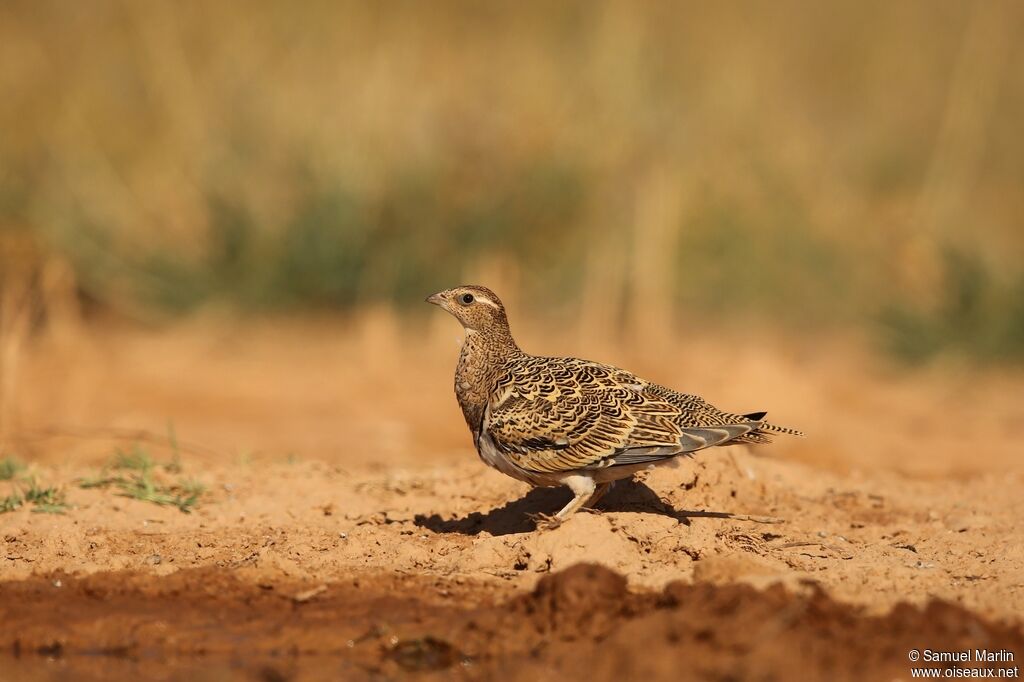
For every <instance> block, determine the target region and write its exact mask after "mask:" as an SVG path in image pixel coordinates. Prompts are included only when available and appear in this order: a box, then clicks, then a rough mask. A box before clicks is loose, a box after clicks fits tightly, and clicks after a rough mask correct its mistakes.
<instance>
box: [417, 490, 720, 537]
mask: <svg viewBox="0 0 1024 682" xmlns="http://www.w3.org/2000/svg"><path fill="white" fill-rule="evenodd" d="M570 499H572V495H571V493H570V492H569V491H568V490H566V489H565V488H534V489H532V490H531V491H530V492H528V493H526V495H524V496H523V497H521V498H519V499H518V500H513V501H511V502H508V503H506V504H504V505H502V506H501V507H495V508H494V509H492V510H490V511H489V512H473V513H471V514H467V515H466V516H462V517H458V518H451V519H444V518H441V516H440V515H439V514H431V515H429V516H427V515H425V514H417V515H416V517H415V518H414V519H413V523H415V524H416V525H417V526H419V527H420V528H426V529H428V530H431V531H433V532H435V533H458V534H460V535H478V534H480V533H484V532H486V533H490V534H491V535H495V536H497V535H512V534H515V533H529V532H531V531H534V530H536V529H537V522H536V521H535V520H534V519H532V518H530V515H532V514H538V513H543V514H553V513H555V512H556V511H558V510H559V509H561V508H562V507H563V506H564V505H565V504H567V503H568V502H569V500H570ZM597 507H598V509H597V511H628V512H639V513H646V514H657V515H660V516H669V517H671V518H674V519H675V520H676V521H678V522H680V523H682V524H685V525H690V519H694V518H714V519H729V518H733V514H731V513H729V512H714V511H691V510H684V509H676V508H674V507H672V506H671V505H669V504H667V503H666V502H665V501H664V500H662V499H661V498H660V497H658V495H657V493H655V492H654V491H653V490H651V489H650V488H649V487H648V486H647V485H645V484H644V483H642V482H640V481H634V480H623V481H619V482H618V483H616V485H615V487H614V488H612V489H611V490H610V491H609V492H608V494H607V495H605V496H604V498H603V499H602V500H601V501H600V502H598V504H597ZM581 513H585V512H581Z"/></svg>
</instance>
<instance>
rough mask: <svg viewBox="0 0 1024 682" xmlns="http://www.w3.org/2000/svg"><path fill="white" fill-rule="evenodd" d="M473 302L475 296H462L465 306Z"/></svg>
mask: <svg viewBox="0 0 1024 682" xmlns="http://www.w3.org/2000/svg"><path fill="white" fill-rule="evenodd" d="M472 302H473V294H463V295H462V303H463V305H469V304H470V303H472Z"/></svg>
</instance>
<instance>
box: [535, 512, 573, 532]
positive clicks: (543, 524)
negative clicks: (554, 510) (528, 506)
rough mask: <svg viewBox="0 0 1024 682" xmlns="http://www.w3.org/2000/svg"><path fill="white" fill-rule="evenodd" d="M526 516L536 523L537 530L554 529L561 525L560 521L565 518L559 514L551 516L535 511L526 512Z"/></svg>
mask: <svg viewBox="0 0 1024 682" xmlns="http://www.w3.org/2000/svg"><path fill="white" fill-rule="evenodd" d="M526 516H527V517H528V518H529V519H530V520H531V521H533V522H534V523H535V524H537V530H554V529H555V528H558V527H559V526H561V525H562V521H564V520H565V519H563V518H562V517H560V516H551V515H549V514H542V513H540V512H537V513H536V514H527V515H526Z"/></svg>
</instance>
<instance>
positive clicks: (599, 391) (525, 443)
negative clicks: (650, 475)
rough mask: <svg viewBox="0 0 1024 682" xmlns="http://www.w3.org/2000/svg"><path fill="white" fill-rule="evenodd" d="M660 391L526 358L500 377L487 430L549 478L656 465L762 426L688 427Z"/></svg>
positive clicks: (605, 372)
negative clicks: (607, 468) (560, 474)
mask: <svg viewBox="0 0 1024 682" xmlns="http://www.w3.org/2000/svg"><path fill="white" fill-rule="evenodd" d="M652 386H653V385H652V384H649V383H648V382H646V381H644V380H642V379H639V378H637V377H636V376H634V375H632V374H630V373H629V372H626V371H624V370H621V369H618V368H615V367H610V366H608V365H601V364H598V363H594V362H588V361H585V360H576V359H574V358H538V357H528V358H523V359H520V360H519V361H517V362H515V363H513V364H511V365H510V366H509V367H507V368H506V369H505V371H504V372H503V374H502V375H501V376H500V377H499V379H498V382H497V384H496V386H495V389H494V391H493V392H492V395H491V399H490V401H489V402H488V406H487V410H486V412H485V415H484V423H483V424H482V425H481V426H482V428H483V430H484V431H485V432H486V433H487V435H488V436H489V437H490V438H491V440H492V441H493V442H494V445H495V446H496V447H497V448H498V450H500V451H501V452H502V453H503V454H504V455H505V456H506V457H508V458H509V459H510V460H511V461H512V462H514V463H515V464H516V465H517V466H519V467H520V468H522V469H526V470H528V471H533V472H544V473H554V472H560V471H573V470H578V469H596V468H604V467H609V466H622V465H628V464H642V463H645V462H653V461H657V460H661V459H665V458H667V457H672V456H675V455H678V454H681V453H685V452H692V451H695V450H700V449H702V448H705V447H709V446H711V445H718V444H720V443H723V442H725V441H727V440H730V439H732V438H736V437H737V436H740V435H743V434H745V433H747V432H749V431H752V430H754V429H756V428H757V423H756V422H749V421H747V422H745V423H740V424H721V425H719V424H694V425H692V426H690V425H689V424H687V425H683V422H682V419H681V417H682V416H683V408H682V407H681V406H679V405H676V404H673V401H672V400H671V399H666V398H665V397H662V396H659V395H657V394H656V393H655V392H653V391H651V390H650V388H651V387H652Z"/></svg>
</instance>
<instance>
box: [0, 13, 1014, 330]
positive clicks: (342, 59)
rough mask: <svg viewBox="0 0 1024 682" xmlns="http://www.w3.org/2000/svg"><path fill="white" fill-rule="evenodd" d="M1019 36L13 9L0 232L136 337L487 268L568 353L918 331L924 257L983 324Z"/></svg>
mask: <svg viewBox="0 0 1024 682" xmlns="http://www.w3.org/2000/svg"><path fill="white" fill-rule="evenodd" d="M1022 26H1024V22H1022V9H1021V5H1020V4H1019V3H1013V2H1009V1H999V0H994V1H993V2H949V3H943V4H941V5H936V4H935V3H933V2H928V1H925V0H920V1H912V2H903V3H884V2H868V3H862V2H852V1H851V2H839V3H829V4H828V5H827V6H826V5H821V4H819V3H815V2H810V1H807V0H804V1H800V0H787V1H784V2H780V3H768V4H763V3H742V2H731V3H721V4H718V5H708V4H706V3H692V4H691V3H676V2H654V1H651V2H642V3H631V2H625V1H624V0H610V1H606V2H600V3H591V2H583V1H582V0H579V1H576V2H569V3H560V4H558V5H557V6H555V5H551V4H549V3H541V2H526V3H515V4H494V3H488V4H486V5H483V6H482V5H479V4H477V3H469V2H454V1H453V2H445V3H441V4H436V3H432V4H430V5H424V4H417V3H412V4H404V3H397V2H382V3H370V4H365V3H356V2H339V3H312V4H307V5H304V6H303V7H302V8H301V9H297V8H295V7H294V6H291V5H288V4H285V3H279V2H273V1H270V0H265V1H261V2H254V3H248V4H247V5H246V6H245V8H244V10H242V9H241V8H240V7H238V6H234V5H231V4H220V5H216V4H209V3H197V2H193V3H184V4H182V3H175V2H150V3H143V4H138V3H131V2H124V1H120V0H96V1H94V2H90V3H88V4H87V5H82V6H77V7H75V8H69V7H68V6H67V4H66V3H59V2H15V3H7V4H5V5H4V7H3V8H2V9H0V87H3V89H4V91H5V92H8V93H13V96H9V97H5V98H2V100H0V126H3V129H5V130H8V131H14V133H15V134H13V135H8V136H5V137H4V138H3V140H2V141H0V169H2V170H0V217H2V216H4V215H6V216H7V217H6V218H5V219H4V220H0V223H2V224H0V229H3V228H5V227H14V228H15V229H23V230H28V231H30V232H32V233H33V234H34V235H37V236H38V238H39V239H40V240H41V241H42V243H44V244H45V245H46V248H47V249H48V250H56V251H57V252H59V253H62V254H65V255H66V257H67V258H68V259H69V260H70V262H71V263H72V264H73V267H74V272H75V275H76V277H77V280H76V285H77V286H80V287H81V288H82V290H84V291H85V292H86V293H87V295H88V297H89V299H90V300H93V301H99V302H101V303H102V304H103V305H105V306H107V307H111V308H114V309H117V310H121V311H127V312H130V313H131V314H132V315H135V316H138V317H145V318H148V317H151V316H152V315H153V314H154V311H159V310H167V309H171V310H189V309H193V308H195V307H197V306H201V305H203V304H208V303H210V302H211V301H222V300H227V301H228V302H230V303H231V304H233V305H235V306H241V307H244V308H256V309H266V308H267V307H272V308H293V307H296V306H307V305H315V306H321V307H322V306H327V307H331V308H338V307H344V308H348V307H351V306H353V305H355V304H359V303H371V304H372V303H376V302H379V301H381V300H383V301H388V302H397V303H399V304H403V303H405V302H408V301H417V302H418V301H419V300H420V299H421V298H422V296H423V294H424V292H426V291H430V290H434V289H436V288H439V287H440V286H443V285H448V284H451V283H453V282H455V281H458V280H462V279H469V278H475V277H479V276H480V275H481V274H483V275H484V276H486V278H487V280H488V282H490V283H494V282H495V281H497V282H498V283H499V284H503V285H505V288H504V290H505V291H508V292H509V295H510V296H511V297H515V296H517V295H520V294H525V295H529V296H530V297H531V298H532V299H533V300H538V299H540V298H541V297H542V296H543V295H544V294H545V293H547V292H550V291H551V290H552V289H555V290H557V291H558V292H559V295H558V296H556V297H549V298H550V299H551V304H550V306H549V308H550V309H549V310H546V311H544V312H545V313H547V314H548V315H549V316H552V317H559V318H560V319H565V316H566V315H569V319H570V320H571V321H572V322H571V324H572V325H574V326H576V327H578V329H580V330H581V333H583V334H586V335H588V336H592V335H601V336H607V335H611V334H617V333H619V332H618V330H620V329H637V328H640V327H642V328H644V329H645V330H650V335H651V337H652V338H664V337H667V336H668V335H669V334H671V333H673V332H674V331H676V329H677V327H679V326H681V327H684V328H685V327H686V325H689V324H691V323H692V320H693V319H694V317H695V316H700V319H704V318H706V317H716V316H717V317H726V318H734V317H739V318H744V317H746V316H751V315H753V316H755V317H756V316H760V317H768V318H772V319H781V320H782V321H784V322H785V323H786V324H787V325H793V324H799V325H803V326H805V327H810V326H814V325H820V324H828V323H836V322H839V323H854V324H858V325H865V324H869V323H871V321H873V320H874V319H875V318H876V316H877V315H878V313H879V312H880V311H881V310H882V309H883V308H885V307H886V305H887V304H889V303H892V302H894V301H895V302H896V303H898V304H900V305H901V306H906V307H909V309H910V310H911V312H912V313H913V315H922V316H924V319H925V320H926V326H927V325H929V324H930V325H931V327H934V328H936V329H941V328H942V326H943V325H942V324H933V323H932V322H933V321H934V318H935V316H936V315H938V316H939V317H941V315H942V313H941V310H942V308H943V306H944V305H946V304H947V303H948V300H949V298H950V297H951V296H955V295H956V294H955V292H954V293H949V291H948V290H947V288H946V287H945V286H944V285H943V282H945V281H946V280H947V279H948V273H947V272H946V271H945V269H946V267H947V266H946V261H945V260H944V258H943V253H944V252H945V251H946V250H948V249H953V250H959V251H964V252H966V253H967V256H968V257H969V258H972V259H976V260H977V261H978V262H979V263H981V264H982V266H983V267H984V269H985V270H986V272H990V273H991V278H992V280H993V281H994V282H995V285H994V286H993V289H992V291H993V292H994V293H992V296H991V297H992V298H993V299H994V301H995V307H996V308H997V309H998V308H999V307H1000V306H1001V305H1002V303H1001V302H1002V301H1005V300H1009V299H1011V298H1012V296H1013V295H1015V294H1013V290H1014V286H1016V284H1015V283H1017V282H1018V281H1024V277H1022V276H1021V274H1020V267H1019V264H1018V263H1017V262H1016V261H1017V259H1016V258H1015V257H1014V254H1016V253H1018V252H1019V251H1020V249H1021V248H1024V242H1022V241H1021V232H1020V230H1019V222H1020V220H1019V219H1020V215H1021V210H1022V208H1024V190H1022V187H1024V182H1022V179H1024V168H1022V167H1021V166H1020V163H1019V159H1021V158H1024V138H1022V136H1020V135H1019V133H1018V127H1019V121H1020V119H1021V117H1022V110H1024V87H1022V85H1021V81H1020V79H1017V78H1014V77H1013V74H1016V73H1019V72H1020V71H1021V70H1022V69H1024V50H1022V48H1021V45H1024V40H1021V37H1022V33H1021V31H1022ZM936 292H939V294H936ZM936 299H939V300H936ZM987 306H988V304H986V306H984V307H985V308H986V309H987ZM936 311H939V312H936ZM995 317H997V316H993V315H992V314H989V313H987V312H986V313H985V314H984V320H983V321H982V322H981V324H982V325H983V326H984V325H986V324H988V321H989V320H991V319H995ZM673 318H674V320H673ZM975 323H976V324H977V322H975ZM1004 336H1005V335H1004ZM1006 338H1008V339H1009V340H1005V339H1004V340H1003V341H1002V342H1001V343H1002V345H1003V346H1010V345H1014V344H1015V343H1016V342H1015V341H1013V339H1014V338H1015V337H1012V336H1009V337H1006ZM659 343H660V342H659ZM918 345H920V344H918Z"/></svg>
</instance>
